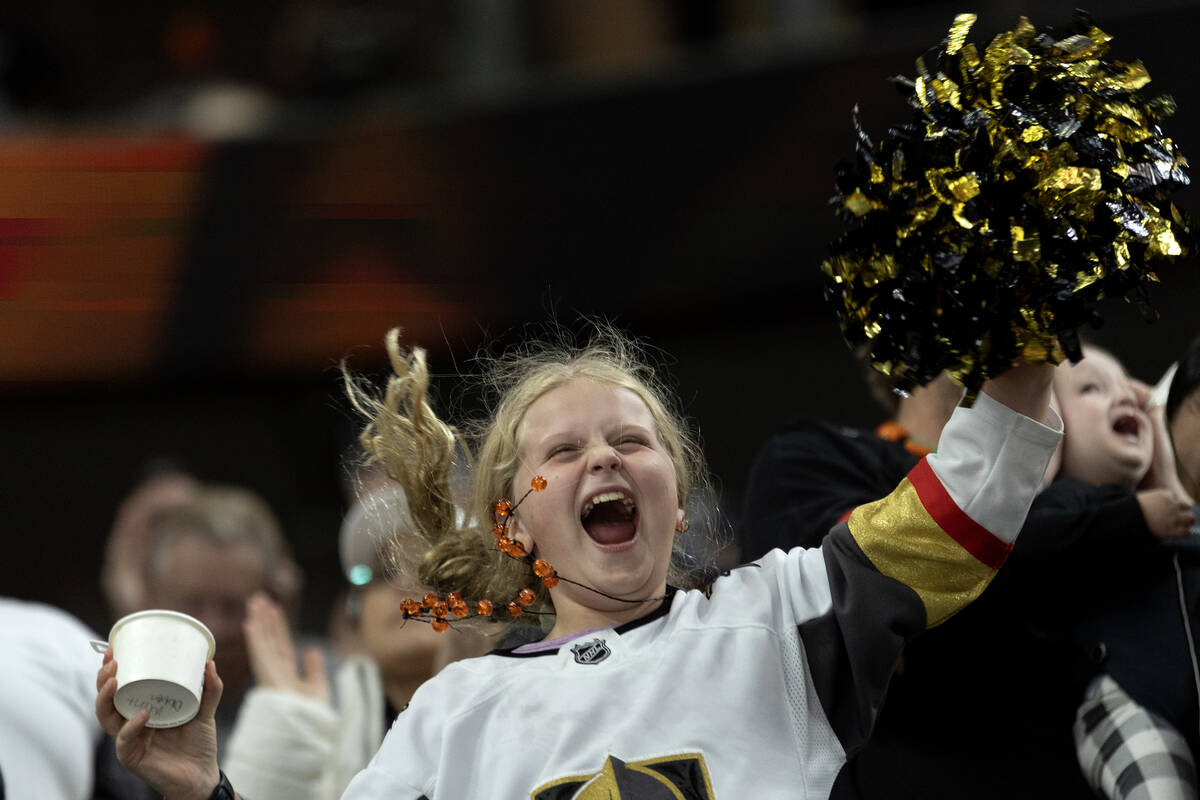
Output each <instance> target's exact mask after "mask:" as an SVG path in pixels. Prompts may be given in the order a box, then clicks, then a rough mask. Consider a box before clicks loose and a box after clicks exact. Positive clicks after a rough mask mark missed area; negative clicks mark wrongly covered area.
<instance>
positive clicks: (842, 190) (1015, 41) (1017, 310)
mask: <svg viewBox="0 0 1200 800" xmlns="http://www.w3.org/2000/svg"><path fill="white" fill-rule="evenodd" d="M974 22H975V16H974V15H972V14H963V15H960V16H959V17H957V18H956V19H955V21H954V24H953V26H952V27H951V28H950V31H949V34H948V35H947V37H946V39H945V40H944V41H943V42H942V43H941V44H940V45H939V46H938V47H935V48H934V49H933V50H931V51H930V52H929V53H927V54H926V55H925V56H923V57H921V58H920V59H918V60H917V75H916V77H915V78H912V79H909V78H895V79H893V80H894V81H895V82H896V83H897V84H898V85H900V86H901V87H902V88H903V89H904V90H905V92H906V93H907V95H908V103H909V105H910V106H911V108H912V109H913V115H912V119H911V121H909V122H908V123H907V124H904V125H899V126H896V127H893V128H891V129H889V130H888V132H887V133H886V134H885V135H884V136H883V137H882V138H881V139H880V140H879V141H878V142H874V141H872V140H871V139H870V138H869V137H868V136H867V134H866V133H865V132H864V131H863V130H862V126H861V124H860V123H859V120H858V116H857V109H856V112H855V118H854V125H855V129H856V131H857V135H858V142H857V148H856V150H857V155H856V158H855V159H854V161H853V162H849V163H843V164H840V165H839V167H838V170H837V191H838V194H837V195H836V196H835V197H834V198H833V199H832V200H831V203H833V204H834V205H835V206H836V207H837V209H838V211H839V213H840V214H841V216H842V218H843V220H844V221H845V223H846V230H845V232H844V233H843V234H842V235H841V236H840V237H838V238H837V239H836V240H835V241H834V242H833V243H832V244H831V246H830V256H829V258H828V259H827V260H826V261H825V262H824V263H823V264H822V271H823V273H824V281H825V293H826V296H827V298H828V299H829V300H831V301H832V302H833V304H834V305H835V307H836V309H837V314H838V317H839V321H840V322H841V325H842V332H843V335H844V336H845V338H846V340H847V342H848V343H849V344H850V345H851V346H852V347H856V348H863V349H864V350H865V351H866V352H867V354H868V357H869V359H870V361H871V363H872V365H873V366H874V367H875V368H876V369H878V370H879V371H881V372H883V373H884V374H886V375H889V376H890V377H891V378H892V381H893V385H894V387H895V388H896V389H897V390H899V391H902V392H903V391H907V390H910V389H912V388H914V387H916V386H918V385H922V384H924V383H927V382H928V381H930V380H932V379H933V378H935V377H936V376H937V375H938V374H939V373H940V372H942V371H946V372H948V373H949V374H950V375H951V377H953V378H954V379H956V380H958V381H960V382H961V383H963V384H964V385H965V386H966V387H967V389H968V395H969V396H974V394H975V392H976V391H977V390H978V388H979V386H980V385H981V384H982V383H983V382H984V381H985V380H987V379H988V378H990V377H994V376H996V375H999V374H1000V373H1002V372H1004V371H1005V370H1007V369H1008V368H1009V367H1010V366H1012V365H1013V364H1014V363H1015V362H1016V361H1017V360H1019V359H1024V360H1027V361H1029V362H1032V363H1044V362H1049V363H1058V362H1059V361H1061V360H1062V359H1063V358H1071V359H1072V360H1078V358H1079V357H1080V352H1079V340H1078V333H1077V331H1078V328H1079V327H1080V326H1082V325H1084V324H1090V325H1092V326H1093V327H1095V326H1098V325H1099V323H1100V321H1101V320H1100V317H1099V315H1098V313H1097V311H1096V303H1097V301H1098V300H1099V299H1100V298H1102V297H1106V296H1108V297H1124V298H1126V299H1127V300H1130V301H1132V302H1135V303H1137V304H1138V305H1139V307H1140V308H1141V310H1142V313H1143V316H1145V317H1146V318H1148V319H1152V318H1153V317H1154V314H1155V312H1154V310H1153V307H1152V306H1151V305H1150V301H1149V295H1148V292H1147V287H1148V283H1149V282H1151V281H1157V280H1158V278H1157V276H1156V275H1155V273H1154V271H1153V268H1154V266H1155V265H1156V264H1158V263H1163V262H1169V261H1170V260H1172V259H1174V258H1175V257H1177V256H1180V255H1182V254H1183V253H1184V252H1185V250H1186V249H1187V247H1188V246H1189V241H1190V232H1189V229H1188V223H1187V221H1186V220H1185V218H1184V216H1183V215H1182V214H1181V213H1180V212H1179V210H1178V209H1176V207H1175V206H1174V204H1173V203H1171V201H1170V199H1169V196H1170V194H1171V193H1172V192H1174V191H1176V190H1177V189H1179V188H1180V187H1183V186H1186V185H1187V184H1188V183H1189V179H1188V173H1187V166H1188V164H1187V160H1186V159H1185V158H1184V157H1183V155H1182V154H1181V153H1180V152H1179V150H1178V148H1177V147H1176V145H1175V143H1174V142H1173V141H1172V140H1171V139H1170V138H1168V137H1167V136H1166V135H1165V134H1164V133H1163V131H1162V130H1161V128H1160V127H1159V123H1160V122H1161V121H1162V120H1163V119H1165V118H1166V117H1168V116H1170V115H1171V114H1172V113H1173V112H1174V109H1175V106H1174V101H1173V100H1172V99H1171V98H1170V97H1166V96H1159V97H1153V98H1149V99H1147V98H1145V97H1143V95H1142V94H1141V90H1142V89H1143V88H1144V87H1145V86H1146V84H1147V83H1149V81H1150V76H1149V74H1148V73H1147V71H1146V68H1145V67H1144V66H1143V65H1142V64H1141V62H1132V63H1125V62H1121V61H1117V60H1113V59H1111V58H1109V57H1108V49H1109V41H1110V38H1111V37H1110V36H1108V34H1106V33H1104V32H1103V31H1101V30H1100V29H1099V28H1097V27H1096V26H1095V25H1094V24H1093V23H1092V21H1091V19H1090V18H1089V17H1087V15H1085V14H1083V13H1082V12H1077V13H1076V18H1075V31H1074V32H1073V33H1072V34H1071V35H1069V36H1066V37H1065V38H1062V39H1057V38H1055V37H1054V35H1053V34H1052V33H1051V32H1050V31H1046V30H1038V29H1035V28H1034V27H1033V25H1032V24H1030V22H1029V21H1028V20H1027V19H1025V18H1024V17H1022V18H1021V19H1020V21H1019V23H1018V24H1017V26H1016V28H1015V29H1014V30H1012V31H1008V32H1005V33H1002V34H1000V35H998V36H996V37H995V38H994V39H993V40H992V41H991V43H989V44H988V45H987V47H986V48H985V49H984V50H983V52H980V51H979V50H978V49H977V48H976V46H975V45H974V44H971V43H969V42H967V41H966V40H967V36H968V35H969V33H970V30H971V27H972V25H973V24H974Z"/></svg>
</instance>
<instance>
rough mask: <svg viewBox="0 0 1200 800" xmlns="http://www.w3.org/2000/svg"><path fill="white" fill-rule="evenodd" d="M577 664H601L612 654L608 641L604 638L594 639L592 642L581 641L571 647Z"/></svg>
mask: <svg viewBox="0 0 1200 800" xmlns="http://www.w3.org/2000/svg"><path fill="white" fill-rule="evenodd" d="M571 652H572V653H573V654H574V656H575V663H576V664H599V663H600V662H601V661H603V660H604V659H606V658H608V657H609V656H611V655H612V650H609V649H608V643H607V642H605V641H604V640H603V639H592V640H591V641H590V642H580V643H579V644H577V645H575V646H574V647H572V648H571Z"/></svg>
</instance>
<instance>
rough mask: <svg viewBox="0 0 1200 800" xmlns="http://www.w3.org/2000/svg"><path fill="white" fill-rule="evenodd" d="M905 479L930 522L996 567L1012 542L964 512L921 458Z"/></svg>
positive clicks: (1009, 551)
mask: <svg viewBox="0 0 1200 800" xmlns="http://www.w3.org/2000/svg"><path fill="white" fill-rule="evenodd" d="M908 480H909V482H910V483H911V484H912V486H913V488H914V489H915V490H916V493H917V496H918V497H919V498H920V500H921V504H922V505H923V506H924V507H925V510H926V511H927V512H929V516H930V517H931V518H932V519H933V521H934V523H935V524H936V525H937V526H938V527H940V528H941V529H942V530H943V531H945V532H946V535H947V536H949V537H950V538H951V539H953V540H954V541H956V542H958V543H959V544H960V545H962V547H963V549H965V550H966V551H967V552H968V553H970V554H971V555H973V556H975V558H977V559H978V560H979V561H981V562H982V563H984V564H986V565H987V566H989V567H991V568H992V569H1000V567H1001V566H1003V564H1004V561H1005V559H1007V558H1008V554H1009V553H1011V552H1012V548H1013V545H1012V543H1011V542H1006V541H1004V540H1003V539H1000V538H999V537H997V536H994V535H992V533H991V531H989V530H988V529H987V528H985V527H983V526H982V525H980V524H979V523H978V522H976V521H975V520H973V519H971V518H970V517H969V516H967V514H966V512H965V511H963V510H962V509H961V508H959V507H958V504H957V503H955V502H954V500H953V499H952V498H951V497H950V494H949V492H947V491H946V488H945V487H944V486H943V485H942V482H941V481H940V480H938V478H937V475H935V474H934V472H933V468H932V467H930V466H929V462H928V460H926V459H924V458H922V459H921V460H920V461H919V462H917V465H916V466H915V467H913V468H912V470H911V471H910V472H909V473H908Z"/></svg>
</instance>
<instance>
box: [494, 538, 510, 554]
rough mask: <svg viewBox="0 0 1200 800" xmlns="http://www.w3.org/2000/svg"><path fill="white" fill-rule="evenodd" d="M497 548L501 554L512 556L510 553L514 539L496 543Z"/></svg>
mask: <svg viewBox="0 0 1200 800" xmlns="http://www.w3.org/2000/svg"><path fill="white" fill-rule="evenodd" d="M496 547H497V549H499V550H500V552H501V553H508V554H509V555H512V553H511V552H510V550H511V549H512V539H501V540H500V541H498V542H496Z"/></svg>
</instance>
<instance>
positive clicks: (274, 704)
mask: <svg viewBox="0 0 1200 800" xmlns="http://www.w3.org/2000/svg"><path fill="white" fill-rule="evenodd" d="M361 486H362V490H361V491H362V495H361V496H360V497H359V499H358V500H357V501H356V502H355V503H354V505H353V506H352V507H351V509H350V511H349V512H348V513H347V514H346V517H345V519H344V521H343V523H342V528H341V532H340V534H339V552H340V556H341V562H342V570H343V574H344V575H345V577H346V579H347V581H348V582H349V584H350V587H351V588H350V589H349V591H348V593H347V595H346V602H345V605H344V607H343V610H342V611H341V612H340V613H339V614H335V616H343V617H344V618H345V619H344V624H341V625H335V629H340V630H341V631H342V632H343V633H342V635H341V636H338V637H336V641H337V645H338V650H339V657H340V663H339V665H338V668H337V670H336V672H335V674H334V681H333V685H332V686H331V685H330V682H329V680H328V679H327V677H326V669H325V664H324V659H323V655H322V653H321V651H320V649H318V648H316V647H309V648H307V649H306V650H305V652H304V654H303V656H302V657H301V659H300V661H301V667H300V668H298V665H297V655H296V648H295V646H294V644H293V639H292V636H291V633H290V632H289V629H288V624H287V620H286V619H285V617H284V614H283V613H282V611H281V609H280V608H279V606H278V605H277V604H276V603H274V602H272V601H271V600H270V599H269V598H268V597H267V596H266V595H264V594H257V595H255V596H254V597H252V598H251V600H250V603H249V605H248V610H247V615H246V623H245V633H246V646H247V649H248V651H249V654H250V664H251V667H252V669H253V672H254V679H255V687H254V688H253V689H251V690H250V692H249V693H248V694H247V696H246V699H245V702H244V703H243V704H242V708H241V711H240V712H239V714H238V717H237V721H236V724H235V725H234V729H233V735H232V738H231V739H230V741H229V745H228V748H227V756H226V761H225V769H226V774H227V775H228V776H229V778H230V780H231V781H232V782H234V783H235V784H236V785H237V787H238V791H239V792H241V793H243V796H245V797H253V798H255V800H272V798H278V799H279V800H326V798H338V797H341V794H342V791H343V790H344V789H345V788H346V785H347V784H349V782H350V780H351V778H353V777H354V775H355V774H356V773H357V772H359V771H360V770H361V769H362V768H363V767H365V766H366V765H367V762H368V761H369V760H370V759H371V757H372V756H373V755H374V754H375V752H376V751H377V750H378V749H379V745H380V743H381V742H382V741H383V736H384V733H385V732H386V731H387V729H388V728H389V727H390V726H391V724H392V720H393V719H395V717H396V715H397V714H398V713H399V712H400V711H401V710H402V709H403V708H404V707H405V706H406V705H407V704H408V700H409V698H410V697H412V694H413V692H415V691H416V690H417V687H419V686H420V685H421V684H422V683H424V682H425V680H426V679H428V678H429V677H430V676H432V675H433V674H434V673H435V672H436V671H437V670H438V669H440V668H441V667H442V666H444V665H445V664H446V663H448V662H449V661H450V660H456V659H458V658H463V657H468V656H472V655H481V654H482V653H483V652H484V651H485V650H486V649H487V647H488V643H487V641H488V640H487V639H485V638H484V637H482V636H480V635H478V634H475V633H471V632H468V631H463V630H451V631H448V632H447V633H445V634H439V633H436V632H434V631H433V629H432V628H431V627H430V626H429V625H428V624H426V623H423V622H420V621H413V620H408V619H406V618H405V614H404V608H403V605H402V600H403V598H404V594H403V593H402V591H401V590H400V589H398V588H396V587H394V586H392V585H391V584H389V583H388V580H387V577H386V575H387V566H386V561H387V558H386V555H385V550H384V547H385V542H386V541H387V539H388V537H389V536H391V535H393V534H394V531H395V530H396V529H397V528H403V527H405V526H411V525H412V521H411V517H410V515H409V510H408V502H407V500H406V498H405V495H404V490H403V489H401V488H400V487H399V486H397V485H396V484H395V483H392V482H388V483H380V482H372V481H370V480H369V476H368V479H367V480H365V481H364V482H363V483H362V485H361Z"/></svg>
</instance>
